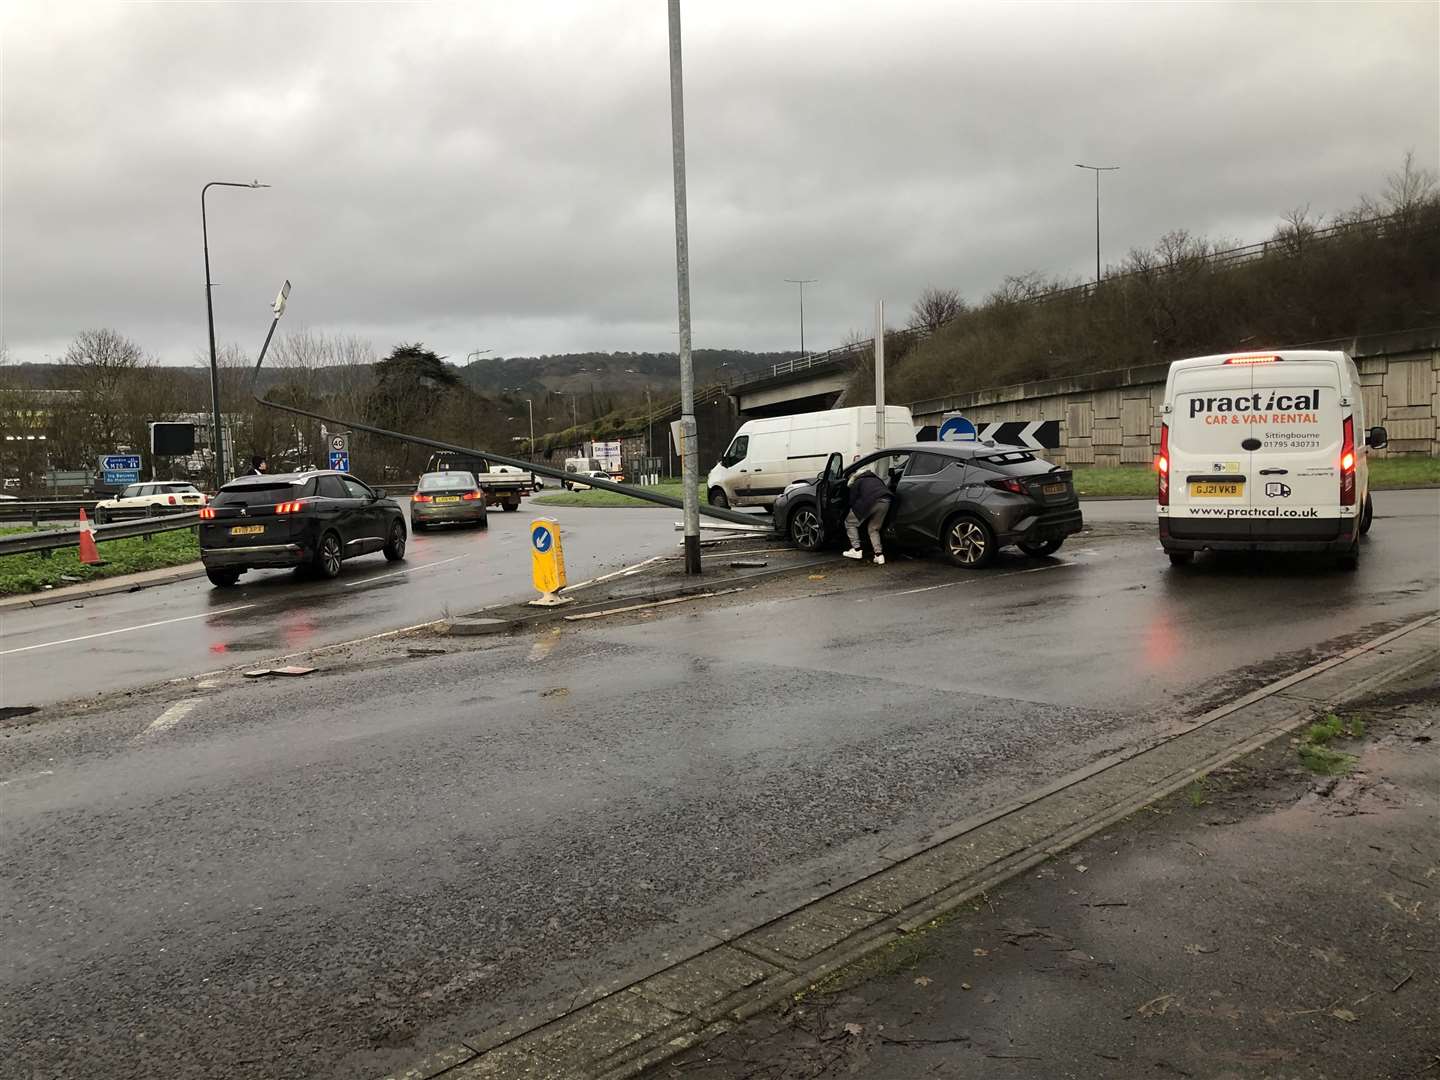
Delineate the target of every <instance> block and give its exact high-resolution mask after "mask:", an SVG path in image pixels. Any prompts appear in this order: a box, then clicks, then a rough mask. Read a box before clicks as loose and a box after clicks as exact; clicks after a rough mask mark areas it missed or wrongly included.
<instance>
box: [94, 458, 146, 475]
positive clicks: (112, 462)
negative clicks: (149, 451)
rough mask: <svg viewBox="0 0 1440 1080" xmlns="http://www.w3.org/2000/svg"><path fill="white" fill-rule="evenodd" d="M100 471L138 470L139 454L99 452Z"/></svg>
mask: <svg viewBox="0 0 1440 1080" xmlns="http://www.w3.org/2000/svg"><path fill="white" fill-rule="evenodd" d="M100 471H101V472H139V471H140V455H139V454H101V455H100Z"/></svg>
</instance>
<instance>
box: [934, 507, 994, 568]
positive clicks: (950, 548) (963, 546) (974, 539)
mask: <svg viewBox="0 0 1440 1080" xmlns="http://www.w3.org/2000/svg"><path fill="white" fill-rule="evenodd" d="M994 548H995V545H994V544H993V543H992V542H991V540H990V533H989V531H988V530H987V529H986V528H985V526H984V525H982V524H981V523H980V522H978V521H976V520H975V519H974V518H958V519H957V520H956V521H954V522H953V523H952V524H951V526H950V529H949V531H948V532H947V533H946V534H945V550H946V553H947V554H948V555H949V556H950V559H951V561H952V562H954V563H955V564H956V565H957V566H965V567H972V568H973V567H980V566H984V565H985V564H986V563H987V562H989V561H990V557H991V555H992V554H994Z"/></svg>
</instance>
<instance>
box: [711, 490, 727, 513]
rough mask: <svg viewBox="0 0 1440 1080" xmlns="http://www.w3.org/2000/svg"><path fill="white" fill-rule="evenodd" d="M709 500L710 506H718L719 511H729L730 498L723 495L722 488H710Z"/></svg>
mask: <svg viewBox="0 0 1440 1080" xmlns="http://www.w3.org/2000/svg"><path fill="white" fill-rule="evenodd" d="M709 499H710V505H711V506H718V507H719V508H720V509H721V510H729V509H730V496H728V495H726V494H725V489H724V488H722V487H713V488H711V489H710V494H709Z"/></svg>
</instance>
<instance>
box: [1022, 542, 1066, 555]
mask: <svg viewBox="0 0 1440 1080" xmlns="http://www.w3.org/2000/svg"><path fill="white" fill-rule="evenodd" d="M1063 543H1065V538H1064V537H1061V538H1060V539H1059V540H1041V541H1040V542H1039V543H1035V544H1026V543H1023V542H1022V543H1019V544H1016V545H1015V546H1016V547H1018V548H1019V549H1020V550H1021V551H1023V552H1024V553H1025V554H1026V555H1034V556H1035V557H1036V558H1041V557H1043V556H1046V555H1054V554H1055V552H1057V551H1059V550H1060V545H1061V544H1063Z"/></svg>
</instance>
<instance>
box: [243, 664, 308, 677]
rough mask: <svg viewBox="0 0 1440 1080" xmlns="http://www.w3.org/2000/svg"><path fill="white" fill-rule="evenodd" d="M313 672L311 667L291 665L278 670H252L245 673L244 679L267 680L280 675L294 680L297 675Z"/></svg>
mask: <svg viewBox="0 0 1440 1080" xmlns="http://www.w3.org/2000/svg"><path fill="white" fill-rule="evenodd" d="M314 670H315V669H314V668H313V667H297V666H296V665H294V664H291V665H289V666H287V667H278V668H254V669H252V670H250V671H247V672H245V678H247V679H264V678H268V677H269V676H271V675H281V676H286V677H289V678H294V677H296V676H299V675H309V674H310V673H311V672H312V671H314Z"/></svg>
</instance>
